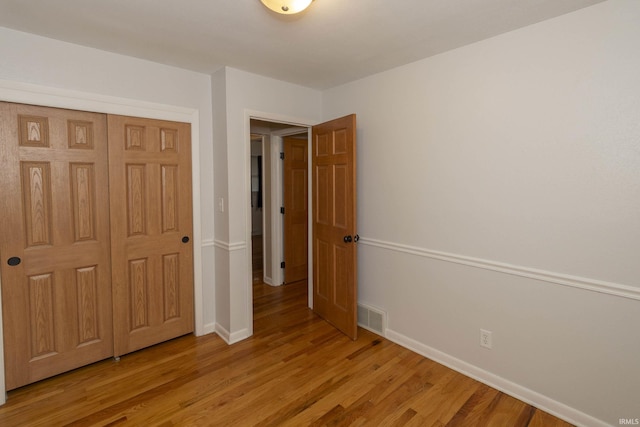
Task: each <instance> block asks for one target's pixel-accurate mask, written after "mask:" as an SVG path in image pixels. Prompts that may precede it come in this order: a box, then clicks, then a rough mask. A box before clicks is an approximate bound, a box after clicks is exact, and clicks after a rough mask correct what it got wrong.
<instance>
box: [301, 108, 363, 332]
mask: <svg viewBox="0 0 640 427" xmlns="http://www.w3.org/2000/svg"><path fill="white" fill-rule="evenodd" d="M312 136H313V138H312V150H313V153H312V171H313V185H312V188H313V195H312V197H313V310H314V311H315V312H316V313H318V314H319V315H320V316H321V317H323V318H324V319H325V320H327V321H328V322H329V323H331V324H333V325H334V326H335V327H336V328H338V329H339V330H341V331H342V332H344V333H345V334H346V335H347V336H349V337H350V338H351V339H356V338H357V332H358V327H357V323H358V320H357V283H358V281H357V277H358V276H357V245H356V244H355V243H356V242H357V241H358V237H357V234H356V116H355V115H354V114H352V115H350V116H346V117H342V118H340V119H336V120H332V121H330V122H327V123H323V124H320V125H318V126H314V127H313V132H312Z"/></svg>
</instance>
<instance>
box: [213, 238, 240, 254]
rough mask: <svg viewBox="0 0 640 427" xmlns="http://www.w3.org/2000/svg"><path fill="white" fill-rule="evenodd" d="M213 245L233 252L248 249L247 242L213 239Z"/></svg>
mask: <svg viewBox="0 0 640 427" xmlns="http://www.w3.org/2000/svg"><path fill="white" fill-rule="evenodd" d="M213 246H215V247H216V248H218V249H223V250H225V251H227V252H233V251H240V250H243V249H247V242H234V243H229V242H225V241H222V240H217V239H216V240H214V241H213Z"/></svg>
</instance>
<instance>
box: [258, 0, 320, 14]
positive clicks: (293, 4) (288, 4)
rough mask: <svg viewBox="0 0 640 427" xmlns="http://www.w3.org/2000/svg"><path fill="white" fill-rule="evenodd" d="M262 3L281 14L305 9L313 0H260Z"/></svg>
mask: <svg viewBox="0 0 640 427" xmlns="http://www.w3.org/2000/svg"><path fill="white" fill-rule="evenodd" d="M260 1H261V2H262V4H263V5H265V6H266V7H268V8H269V9H271V10H273V11H274V12H277V13H282V14H283V15H293V14H294V13H298V12H302V11H303V10H305V9H306V8H307V7H308V6H309V5H310V4H311V2H312V1H313V0H260Z"/></svg>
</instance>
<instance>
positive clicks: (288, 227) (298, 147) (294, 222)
mask: <svg viewBox="0 0 640 427" xmlns="http://www.w3.org/2000/svg"><path fill="white" fill-rule="evenodd" d="M282 142H283V145H284V283H293V282H298V281H300V280H306V279H307V247H308V246H307V245H308V239H307V236H308V231H307V230H308V227H307V224H308V213H307V212H308V210H307V206H308V196H307V193H308V188H309V187H308V183H307V182H308V181H307V168H308V160H307V156H308V154H307V153H308V151H307V147H308V145H309V143H308V140H307V138H304V139H300V138H294V137H291V136H288V137H284V138H283V139H282Z"/></svg>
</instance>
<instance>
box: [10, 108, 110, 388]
mask: <svg viewBox="0 0 640 427" xmlns="http://www.w3.org/2000/svg"><path fill="white" fill-rule="evenodd" d="M0 159H1V161H2V167H1V168H0V182H1V183H2V185H1V186H0V204H1V206H2V216H1V219H0V233H1V236H2V237H1V238H0V256H1V258H2V260H1V261H2V262H1V264H2V267H1V269H0V273H1V274H2V312H3V329H4V351H5V374H6V376H5V378H6V388H7V390H10V389H14V388H16V387H20V386H22V385H25V384H28V383H31V382H34V381H37V380H40V379H43V378H46V377H49V376H52V375H56V374H59V373H61V372H64V371H67V370H70V369H74V368H77V367H79V366H82V365H86V364H88V363H92V362H95V361H98V360H102V359H105V358H108V357H110V356H111V355H112V354H113V353H112V352H113V334H112V319H111V267H110V258H109V244H110V242H109V193H108V167H107V127H106V117H105V116H104V115H102V114H93V113H85V112H79V111H69V110H61V109H53V108H44V107H35V106H26V105H20V104H8V103H0Z"/></svg>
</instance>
